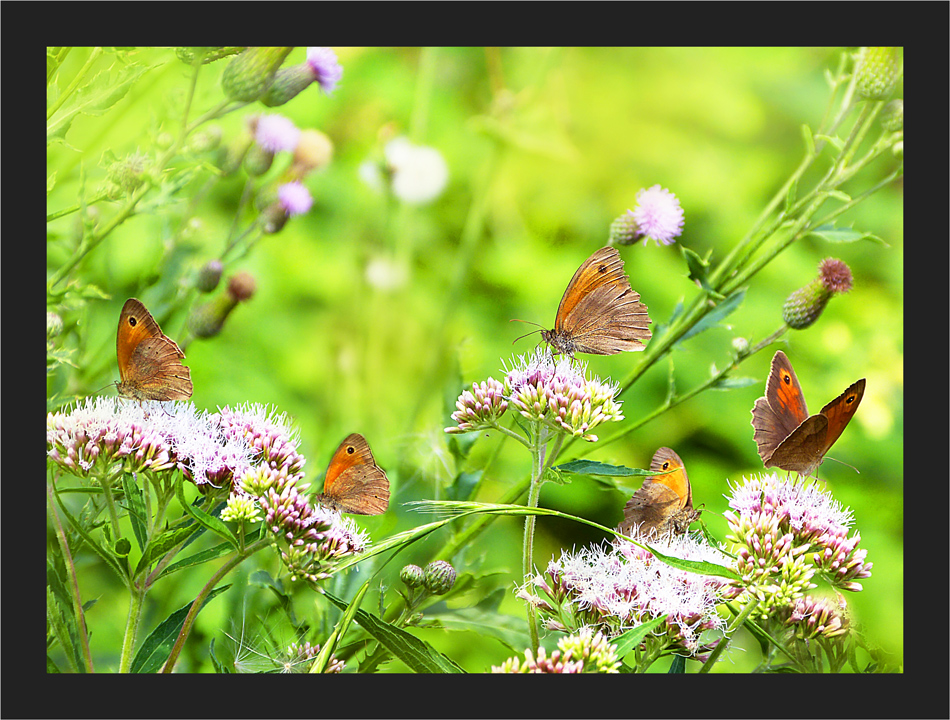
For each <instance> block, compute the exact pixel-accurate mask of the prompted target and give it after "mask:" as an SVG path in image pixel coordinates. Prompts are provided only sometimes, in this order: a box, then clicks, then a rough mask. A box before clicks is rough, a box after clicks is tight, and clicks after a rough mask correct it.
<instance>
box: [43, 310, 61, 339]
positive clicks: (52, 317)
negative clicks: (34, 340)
mask: <svg viewBox="0 0 950 720" xmlns="http://www.w3.org/2000/svg"><path fill="white" fill-rule="evenodd" d="M62 331H63V319H62V318H61V317H60V316H59V315H57V314H56V313H54V312H50V311H49V310H47V311H46V339H47V340H52V339H53V338H54V337H56V336H57V335H59V334H60V333H61V332H62Z"/></svg>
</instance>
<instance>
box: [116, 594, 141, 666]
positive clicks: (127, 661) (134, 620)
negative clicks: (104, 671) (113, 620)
mask: <svg viewBox="0 0 950 720" xmlns="http://www.w3.org/2000/svg"><path fill="white" fill-rule="evenodd" d="M130 588H131V590H132V592H131V593H130V596H129V615H128V617H127V618H126V621H125V635H124V636H123V638H122V655H121V656H120V658H119V672H120V673H127V672H129V669H130V668H131V667H132V656H133V651H134V650H135V639H136V637H138V632H139V625H140V624H141V622H142V609H143V608H144V607H145V594H146V592H147V590H145V589H144V588H143V587H140V586H139V585H138V584H137V583H132V584H131V585H130Z"/></svg>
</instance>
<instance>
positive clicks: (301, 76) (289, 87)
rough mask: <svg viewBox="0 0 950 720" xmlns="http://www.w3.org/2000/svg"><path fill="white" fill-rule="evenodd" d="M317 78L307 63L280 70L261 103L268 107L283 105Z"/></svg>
mask: <svg viewBox="0 0 950 720" xmlns="http://www.w3.org/2000/svg"><path fill="white" fill-rule="evenodd" d="M316 79H317V78H316V76H315V75H314V74H313V70H311V69H310V66H309V65H308V64H307V63H301V64H300V65H294V66H293V67H289V68H283V69H282V70H278V71H277V74H276V75H275V76H274V82H273V83H271V86H270V87H269V88H267V92H266V93H264V96H263V97H262V98H261V104H262V105H266V106H267V107H278V106H280V105H283V104H284V103H287V102H289V101H290V100H293V99H294V98H295V97H297V96H298V95H299V94H300V93H302V92H303V91H304V90H306V89H307V88H308V87H310V85H312V84H313V83H314V81H316Z"/></svg>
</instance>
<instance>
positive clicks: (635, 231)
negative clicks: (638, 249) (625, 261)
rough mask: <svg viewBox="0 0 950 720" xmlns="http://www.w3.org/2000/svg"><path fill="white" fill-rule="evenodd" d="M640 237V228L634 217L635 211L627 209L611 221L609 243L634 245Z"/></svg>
mask: <svg viewBox="0 0 950 720" xmlns="http://www.w3.org/2000/svg"><path fill="white" fill-rule="evenodd" d="M639 239H640V228H638V227H637V221H636V220H634V219H633V213H632V212H631V211H630V210H627V212H625V213H624V214H623V215H621V216H620V217H618V218H617V219H616V220H614V221H613V222H612V223H610V236H609V238H608V240H607V244H608V245H633V244H634V243H635V242H636V241H637V240H639Z"/></svg>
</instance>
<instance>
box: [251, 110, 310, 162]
mask: <svg viewBox="0 0 950 720" xmlns="http://www.w3.org/2000/svg"><path fill="white" fill-rule="evenodd" d="M254 140H255V141H256V142H257V144H258V145H260V146H261V147H262V148H263V149H264V150H267V151H269V152H271V153H276V152H280V151H281V150H286V151H287V152H293V150H294V148H296V147H297V142H298V141H299V140H300V130H299V129H298V128H297V126H296V125H294V123H293V121H292V120H290V119H288V118H285V117H284V116H283V115H277V114H270V115H261V116H260V117H258V118H257V126H256V127H255V129H254Z"/></svg>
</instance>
